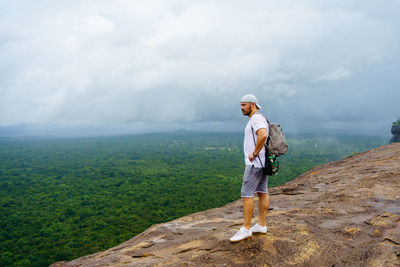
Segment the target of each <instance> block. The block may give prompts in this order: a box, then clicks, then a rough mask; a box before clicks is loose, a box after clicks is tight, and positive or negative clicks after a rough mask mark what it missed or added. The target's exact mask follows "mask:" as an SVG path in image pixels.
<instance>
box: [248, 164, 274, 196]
mask: <svg viewBox="0 0 400 267" xmlns="http://www.w3.org/2000/svg"><path fill="white" fill-rule="evenodd" d="M255 193H265V194H268V176H267V175H264V174H263V173H262V172H261V168H256V167H254V166H253V165H246V169H245V170H244V174H243V183H242V197H253V196H254V194H255Z"/></svg>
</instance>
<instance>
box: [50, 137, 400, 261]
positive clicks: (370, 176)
mask: <svg viewBox="0 0 400 267" xmlns="http://www.w3.org/2000/svg"><path fill="white" fill-rule="evenodd" d="M238 190H239V189H238ZM241 209H242V203H241V201H240V200H238V201H235V202H233V203H231V204H228V205H226V206H224V207H221V208H216V209H212V210H207V211H204V212H199V213H194V214H191V215H188V216H185V217H183V218H180V219H177V220H174V221H171V222H168V223H163V224H158V225H154V226H152V227H151V228H149V229H148V230H146V231H145V232H143V233H141V234H139V235H137V236H135V237H133V238H132V239H130V240H128V241H126V242H125V243H123V244H121V245H119V246H116V247H113V248H110V249H108V250H106V251H104V252H101V253H96V254H93V255H89V256H85V257H82V258H78V259H75V260H73V261H70V262H58V263H56V264H54V265H52V266H63V267H64V266H400V143H394V144H391V145H388V146H384V147H380V148H377V149H374V150H371V151H367V152H363V153H359V154H356V155H354V156H352V157H348V158H346V159H343V160H339V161H336V162H332V163H328V164H326V165H323V166H319V167H316V168H314V169H312V170H310V171H308V172H306V173H304V174H303V175H301V176H299V177H298V178H296V179H295V180H294V181H292V182H289V183H287V184H285V185H283V186H280V187H277V188H271V209H272V210H271V211H270V212H269V216H268V232H267V234H266V235H254V236H253V237H252V238H251V239H248V240H245V241H242V242H239V243H235V244H232V243H230V242H229V238H230V237H231V236H232V235H233V234H234V233H235V232H236V231H237V230H238V229H239V227H240V225H241V223H242V213H241V211H240V210H241ZM254 221H255V219H254Z"/></svg>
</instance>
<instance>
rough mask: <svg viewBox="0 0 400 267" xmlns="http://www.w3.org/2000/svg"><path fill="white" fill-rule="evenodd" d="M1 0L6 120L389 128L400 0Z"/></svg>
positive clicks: (394, 102) (91, 125)
mask: <svg viewBox="0 0 400 267" xmlns="http://www.w3.org/2000/svg"><path fill="white" fill-rule="evenodd" d="M384 3H385V4H384V5H383V4H382V2H381V1H375V0H374V1H372V0H371V1H370V0H363V1H361V0H359V1H353V0H346V1H333V0H332V1H331V0H327V1H311V0H310V1H306V0H304V1H293V0H291V1H285V0H280V1H268V0H262V1H232V0H231V1H215V0H210V1H207V0H201V1H200V0H193V1H190V0H160V1H154V0H146V1H128V0H126V1H125V0H114V1H112V0H105V1H101V0H93V1H89V0H88V1H50V0H48V1H44V0H43V1H29V0H26V1H19V0H4V1H1V2H0V127H3V128H4V127H10V126H15V125H30V126H32V127H39V128H40V127H42V128H45V127H53V128H57V129H70V130H71V129H92V131H100V132H101V131H104V132H105V133H112V132H126V133H129V132H132V133H133V132H145V131H158V130H176V129H181V128H186V129H189V130H190V129H193V130H229V131H236V130H242V129H243V127H244V124H245V122H246V118H245V117H244V116H243V115H242V114H241V112H240V109H239V100H240V98H241V96H242V95H244V94H247V93H252V94H255V95H256V96H257V97H258V99H259V102H260V105H261V106H263V109H262V111H263V112H264V113H265V114H267V115H268V116H269V117H270V120H271V121H278V122H281V124H282V125H283V126H284V128H286V130H287V131H290V132H302V131H310V130H313V131H314V130H315V131H318V130H330V131H334V132H335V131H345V132H346V131H350V132H351V131H355V132H361V133H365V134H376V133H383V134H389V133H390V126H391V123H392V122H393V121H394V120H395V119H397V118H398V117H400V108H399V106H400V105H399V100H400V81H399V77H400V75H399V74H398V73H399V69H400V16H399V14H400V0H385V1H384Z"/></svg>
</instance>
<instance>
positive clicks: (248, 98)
mask: <svg viewBox="0 0 400 267" xmlns="http://www.w3.org/2000/svg"><path fill="white" fill-rule="evenodd" d="M240 103H256V106H257V108H261V106H260V105H259V104H258V103H257V98H256V97H255V96H254V95H245V96H243V97H242V99H241V100H240Z"/></svg>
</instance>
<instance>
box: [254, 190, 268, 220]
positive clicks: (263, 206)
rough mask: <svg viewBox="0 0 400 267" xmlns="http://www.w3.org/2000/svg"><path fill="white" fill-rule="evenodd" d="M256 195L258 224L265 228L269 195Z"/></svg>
mask: <svg viewBox="0 0 400 267" xmlns="http://www.w3.org/2000/svg"><path fill="white" fill-rule="evenodd" d="M257 194H258V224H259V225H261V226H265V225H266V224H267V214H268V209H269V194H266V193H257Z"/></svg>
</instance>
